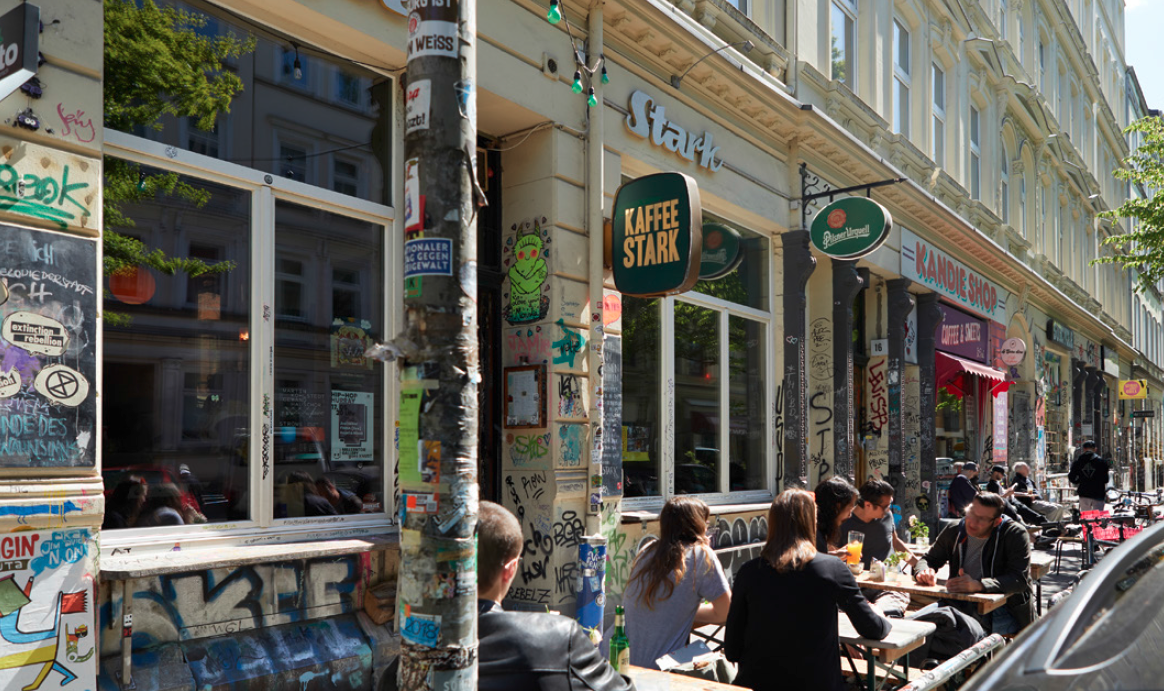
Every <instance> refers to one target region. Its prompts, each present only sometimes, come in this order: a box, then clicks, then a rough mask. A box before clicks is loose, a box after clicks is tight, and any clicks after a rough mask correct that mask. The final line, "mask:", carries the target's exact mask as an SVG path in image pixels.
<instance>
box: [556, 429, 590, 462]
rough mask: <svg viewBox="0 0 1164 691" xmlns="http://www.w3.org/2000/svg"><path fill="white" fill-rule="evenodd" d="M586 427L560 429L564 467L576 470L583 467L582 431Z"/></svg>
mask: <svg viewBox="0 0 1164 691" xmlns="http://www.w3.org/2000/svg"><path fill="white" fill-rule="evenodd" d="M584 429H586V428H585V426H584V425H562V426H560V427H558V440H559V441H560V442H561V444H562V446H561V449H562V465H563V466H565V467H570V468H574V467H577V466H580V465H582V431H583V430H584Z"/></svg>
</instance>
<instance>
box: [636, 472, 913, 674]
mask: <svg viewBox="0 0 1164 691" xmlns="http://www.w3.org/2000/svg"><path fill="white" fill-rule="evenodd" d="M816 525H817V516H816V504H815V503H814V501H813V497H812V495H811V494H809V493H808V492H805V491H804V490H801V489H789V490H785V491H784V492H781V493H780V495H779V496H777V497H776V500H775V501H773V502H772V507H771V508H770V509H769V510H768V541H767V542H766V543H765V544H764V548H763V550H762V551H761V552H760V556H759V557H757V558H756V559H753V560H752V561H750V562H748V563H747V564H744V566H743V567H742V568H741V569H740V570H739V572H738V573H737V574H736V579H735V588H734V590H733V593H732V604H731V609H730V611H729V613H728V618H727V631H726V632H725V637H724V652H725V653H726V655H727V659H729V660H731V661H732V662H737V663H739V674H738V675H737V676H736V678H735V681H733V682H732V683H733V684H736V685H737V686H744V687H747V688H750V689H754V690H755V691H768V690H769V689H771V690H772V691H775V690H776V689H781V690H782V691H785V690H790V689H803V690H805V691H808V690H811V691H818V690H820V691H842V690H843V689H844V688H845V684H844V681H843V679H842V678H841V653H840V639H839V637H838V634H837V608H838V607H840V608H841V609H842V610H844V612H845V614H847V615H848V616H849V621H851V622H852V623H853V627H854V628H855V629H856V630H857V633H859V634H860V635H861V636H862V637H864V638H868V639H872V640H881V639H882V638H885V636H887V635H888V634H889V628H890V624H889V620H888V619H886V618H884V617H882V616H881V615H879V614H877V613H876V612H875V611H873V608H871V607H870V606H869V603H868V602H867V601H866V600H865V598H864V597H863V596H862V595H861V589H860V588H858V587H857V581H856V579H854V578H853V574H852V573H850V571H849V569H848V567H847V566H845V565H844V564H843V563H842V562H841V560H840V559H837V558H836V557H834V556H832V555H829V554H822V553H819V552H817V550H816V547H815V545H814V536H815V533H816ZM632 640H634V639H632ZM631 648H632V650H633V649H634V646H633V645H632V646H631Z"/></svg>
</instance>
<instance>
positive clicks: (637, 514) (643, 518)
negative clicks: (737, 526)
mask: <svg viewBox="0 0 1164 691" xmlns="http://www.w3.org/2000/svg"><path fill="white" fill-rule="evenodd" d="M771 506H772V502H770V501H767V502H762V503H750V504H711V505H709V506H708V508H709V509H711V515H712V516H720V515H723V514H734V513H750V512H753V511H767V510H768V508H769V507H771ZM657 520H659V513H658V512H657V511H623V512H622V522H623V523H649V522H651V521H657Z"/></svg>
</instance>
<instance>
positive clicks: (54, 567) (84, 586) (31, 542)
mask: <svg viewBox="0 0 1164 691" xmlns="http://www.w3.org/2000/svg"><path fill="white" fill-rule="evenodd" d="M95 553H96V546H95V543H94V541H93V536H92V534H91V533H90V532H89V530H88V529H84V528H81V529H74V530H52V531H44V532H21V533H10V534H8V535H5V536H4V537H3V538H0V689H28V691H37V689H41V688H45V689H55V688H60V687H62V686H65V685H66V684H70V683H71V682H73V681H77V680H80V683H79V684H77V685H76V686H70V687H69V688H76V689H78V691H86V690H87V689H94V688H96V685H97V679H96V671H97V665H96V663H95V662H92V661H90V658H92V657H93V656H94V654H95V653H96V648H97V640H96V639H97V626H96V621H95V618H94V610H93V596H94V580H93V578H94V577H93V572H94V568H93V564H94V555H95Z"/></svg>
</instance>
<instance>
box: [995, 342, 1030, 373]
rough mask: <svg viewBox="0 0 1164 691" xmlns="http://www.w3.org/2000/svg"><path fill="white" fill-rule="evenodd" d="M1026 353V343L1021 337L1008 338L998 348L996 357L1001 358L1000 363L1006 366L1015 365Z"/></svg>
mask: <svg viewBox="0 0 1164 691" xmlns="http://www.w3.org/2000/svg"><path fill="white" fill-rule="evenodd" d="M1026 355H1027V344H1026V343H1025V342H1023V339H1021V338H1008V339H1006V341H1004V342H1003V344H1002V347H1001V348H999V349H998V357H999V358H1000V359H1001V360H1002V364H1004V365H1006V366H1008V367H1015V366H1017V365H1018V364H1019V363H1021V362H1022V361H1023V358H1024V357H1026Z"/></svg>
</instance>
